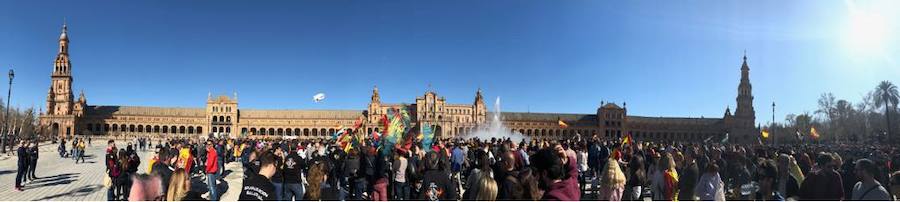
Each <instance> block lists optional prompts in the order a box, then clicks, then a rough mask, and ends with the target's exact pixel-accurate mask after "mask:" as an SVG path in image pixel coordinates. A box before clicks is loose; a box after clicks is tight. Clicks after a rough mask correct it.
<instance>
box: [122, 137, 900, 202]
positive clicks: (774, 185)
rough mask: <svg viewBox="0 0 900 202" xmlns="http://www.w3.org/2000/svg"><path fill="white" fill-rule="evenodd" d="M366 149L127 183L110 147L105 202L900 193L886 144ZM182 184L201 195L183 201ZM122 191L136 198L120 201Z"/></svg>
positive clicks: (251, 157) (196, 169)
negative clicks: (237, 174)
mask: <svg viewBox="0 0 900 202" xmlns="http://www.w3.org/2000/svg"><path fill="white" fill-rule="evenodd" d="M129 144H130V143H129ZM376 145H377V142H373V141H372V140H368V139H367V140H365V141H362V142H360V143H358V144H356V145H354V146H352V147H346V146H342V145H340V144H338V143H336V142H335V141H333V140H327V139H322V140H255V139H207V140H203V141H201V140H199V139H167V140H165V141H162V140H160V141H159V142H158V143H157V144H156V147H155V148H156V155H154V157H153V158H152V159H150V164H149V165H148V166H149V168H150V169H148V170H149V171H148V173H147V174H136V173H134V170H136V169H135V168H134V166H135V165H140V160H139V159H136V155H134V153H133V151H131V149H130V147H131V146H130V145H129V146H128V149H119V150H118V151H117V150H116V147H115V143H114V142H112V141H110V146H109V149H107V152H108V154H107V167H108V171H107V172H108V173H109V176H110V178H112V179H113V180H112V181H113V184H115V185H116V186H113V187H111V188H110V192H109V193H110V198H109V200H116V199H132V200H218V199H219V197H220V195H221V194H222V192H223V191H224V190H220V189H219V188H220V186H219V184H221V183H222V182H223V180H222V177H223V175H225V174H226V173H225V172H226V171H225V169H224V168H225V167H224V164H225V163H230V162H237V163H240V165H241V166H242V167H243V180H242V181H241V184H240V185H237V186H240V193H239V197H238V199H239V200H288V201H289V200H380V201H383V200H570V201H577V200H645V199H652V200H669V201H675V200H720V201H721V200H894V199H896V197H897V196H898V194H900V182H898V181H900V180H898V179H900V172H898V170H900V168H898V167H896V166H895V165H893V164H892V163H893V162H900V150H898V148H897V147H895V146H888V145H884V146H877V145H849V144H828V145H824V144H809V145H778V146H769V145H739V144H697V143H672V142H670V143H651V142H630V141H624V142H623V140H621V139H616V140H603V139H602V138H599V137H592V138H585V139H581V138H575V139H570V140H529V141H519V142H514V141H511V140H509V139H489V140H485V139H477V138H471V139H445V140H436V141H435V142H434V144H433V145H432V147H430V148H423V147H422V146H421V145H420V144H418V142H416V143H411V144H406V145H405V146H401V145H397V146H395V147H391V148H381V147H378V146H376ZM128 176H136V177H133V178H129V177H128ZM192 178H199V179H202V180H199V181H201V182H202V181H205V183H206V186H207V190H206V191H204V190H192V187H191V186H190V184H191V179H192ZM119 185H121V186H119ZM129 185H131V186H129ZM153 185H161V186H156V187H153ZM231 186H235V185H231ZM128 187H142V188H140V190H137V191H135V190H131V192H130V194H131V195H130V196H129V190H128ZM150 187H153V188H150ZM148 190H150V191H148ZM135 193H138V194H135ZM204 193H205V194H206V196H205V197H203V195H202V194H204Z"/></svg>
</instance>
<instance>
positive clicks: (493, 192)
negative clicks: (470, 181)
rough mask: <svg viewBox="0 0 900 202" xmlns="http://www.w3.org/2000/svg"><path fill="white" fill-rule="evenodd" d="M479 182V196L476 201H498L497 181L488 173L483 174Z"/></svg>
mask: <svg viewBox="0 0 900 202" xmlns="http://www.w3.org/2000/svg"><path fill="white" fill-rule="evenodd" d="M480 174H481V177H479V179H480V180H478V184H479V185H478V194H477V196H475V200H479V201H493V200H496V199H497V181H494V178H492V177H491V176H490V173H488V172H481V173H480Z"/></svg>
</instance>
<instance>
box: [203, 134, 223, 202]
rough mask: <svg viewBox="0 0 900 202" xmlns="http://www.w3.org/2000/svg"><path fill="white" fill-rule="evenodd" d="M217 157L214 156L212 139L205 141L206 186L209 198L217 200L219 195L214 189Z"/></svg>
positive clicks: (216, 178)
mask: <svg viewBox="0 0 900 202" xmlns="http://www.w3.org/2000/svg"><path fill="white" fill-rule="evenodd" d="M218 160H219V158H217V157H216V148H214V145H213V141H212V140H207V141H206V186H207V187H209V200H210V201H218V200H219V195H218V192H217V191H216V181H218V176H217V174H216V173H217V172H218V171H219V169H220V168H219V162H217V161H218Z"/></svg>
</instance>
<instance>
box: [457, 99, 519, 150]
mask: <svg viewBox="0 0 900 202" xmlns="http://www.w3.org/2000/svg"><path fill="white" fill-rule="evenodd" d="M500 114H501V113H500V97H497V100H496V101H494V113H493V115H492V116H491V120H488V123H487V124H485V125H484V126H482V127H478V128H477V130H476V131H474V132H472V133H469V134H467V135H464V136H463V138H476V137H477V138H478V139H480V140H482V141H484V140H490V139H491V138H497V139H506V138H509V139H510V140H511V141H513V142H515V143H518V142H521V141H522V140H525V139H526V138H525V136H524V135H522V134H521V133H519V132H514V131H510V130H509V128H506V126H503V121H501V119H500Z"/></svg>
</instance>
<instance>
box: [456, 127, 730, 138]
mask: <svg viewBox="0 0 900 202" xmlns="http://www.w3.org/2000/svg"><path fill="white" fill-rule="evenodd" d="M463 129H466V128H463ZM467 132H470V131H467V130H463V132H462V133H467ZM511 132H514V133H515V132H518V133H521V134H522V135H526V136H532V137H545V136H550V137H555V136H569V135H575V134H581V135H590V136H593V135H600V134H598V131H597V130H594V129H512V130H511ZM628 133H632V137H633V138H635V139H647V140H679V141H700V140H704V139H705V138H708V137H711V136H715V135H716V133H710V132H645V131H629V132H625V131H622V130H606V131H604V133H603V134H602V137H605V138H622V137H624V136H625V135H626V134H628Z"/></svg>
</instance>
